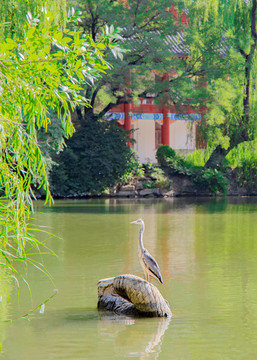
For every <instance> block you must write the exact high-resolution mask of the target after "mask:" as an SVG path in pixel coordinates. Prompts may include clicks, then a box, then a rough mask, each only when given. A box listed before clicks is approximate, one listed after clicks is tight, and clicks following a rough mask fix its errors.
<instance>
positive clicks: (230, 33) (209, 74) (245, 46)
mask: <svg viewBox="0 0 257 360" xmlns="http://www.w3.org/2000/svg"><path fill="white" fill-rule="evenodd" d="M187 4H188V8H189V17H190V20H189V21H190V22H191V25H192V26H191V29H192V32H191V35H190V36H191V39H193V40H194V41H195V43H194V41H193V42H192V46H191V51H192V53H193V54H197V56H198V57H199V59H201V60H202V63H201V64H200V62H199V68H201V69H202V72H203V76H205V79H206V93H207V98H208V101H207V102H206V105H207V106H208V108H209V114H208V115H207V123H206V124H205V125H206V127H205V135H206V139H207V141H209V143H210V144H211V145H212V146H213V148H214V151H213V153H212V155H211V157H210V159H209V161H208V162H207V164H206V165H207V166H216V165H217V164H218V162H219V161H222V159H224V156H225V155H226V154H227V153H228V152H229V151H230V150H231V149H233V148H234V147H236V146H237V145H238V144H240V143H242V142H248V141H251V140H253V139H254V138H255V136H256V110H257V107H256V105H257V98H256V75H257V64H256V48H257V32H256V0H249V1H245V0H233V1H232V0H231V1H230V0H224V1H223V0H219V1H218V0H217V1H205V2H199V1H188V2H187ZM196 44H198V46H195V45H196Z"/></svg>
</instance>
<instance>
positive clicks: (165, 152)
mask: <svg viewBox="0 0 257 360" xmlns="http://www.w3.org/2000/svg"><path fill="white" fill-rule="evenodd" d="M175 156H176V152H175V150H173V149H172V148H171V147H170V146H168V145H161V146H160V147H159V148H158V150H157V151H156V159H157V161H158V163H159V164H160V166H168V164H169V162H170V161H171V160H172V159H173V158H174V157H175Z"/></svg>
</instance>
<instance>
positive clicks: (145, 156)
mask: <svg viewBox="0 0 257 360" xmlns="http://www.w3.org/2000/svg"><path fill="white" fill-rule="evenodd" d="M133 129H134V130H135V132H134V139H135V140H136V143H135V144H134V150H135V151H136V153H137V154H138V157H139V161H140V162H143V163H145V162H153V163H155V162H156V159H155V122H154V120H137V121H136V122H135V123H134V124H133Z"/></svg>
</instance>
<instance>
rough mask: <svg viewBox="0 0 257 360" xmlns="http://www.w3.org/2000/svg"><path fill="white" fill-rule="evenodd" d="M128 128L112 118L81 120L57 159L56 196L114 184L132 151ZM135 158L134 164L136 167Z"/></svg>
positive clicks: (94, 190) (53, 182)
mask: <svg viewBox="0 0 257 360" xmlns="http://www.w3.org/2000/svg"><path fill="white" fill-rule="evenodd" d="M127 140H128V138H127V136H126V134H125V132H124V131H123V130H122V129H121V128H119V127H118V126H117V125H116V124H115V123H114V122H112V121H94V120H92V119H88V120H87V121H86V122H83V123H81V124H80V127H78V128H77V131H76V132H75V134H74V135H73V137H72V138H71V139H69V140H68V141H67V148H66V149H65V150H64V151H63V152H61V153H60V154H59V155H58V156H57V157H56V158H55V159H54V160H55V161H56V163H58V164H59V165H58V166H55V167H54V168H53V170H52V172H51V185H52V193H53V194H54V196H59V197H63V196H70V195H72V196H86V195H89V194H98V193H100V192H102V191H103V190H105V189H106V188H108V187H111V186H113V185H114V184H115V183H116V182H117V180H119V179H120V178H121V176H122V175H123V174H124V173H125V172H126V171H127V169H128V166H129V164H130V161H131V159H133V156H132V152H131V150H130V148H129V146H128V145H127ZM134 164H135V162H134V160H132V164H130V167H131V168H135V165H134Z"/></svg>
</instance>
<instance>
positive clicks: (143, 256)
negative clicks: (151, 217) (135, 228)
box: [131, 219, 163, 283]
mask: <svg viewBox="0 0 257 360" xmlns="http://www.w3.org/2000/svg"><path fill="white" fill-rule="evenodd" d="M131 224H136V225H141V228H140V231H139V250H138V251H139V254H138V255H139V259H140V263H141V266H142V268H143V270H144V273H145V278H146V280H147V281H150V276H153V277H155V278H156V279H157V280H159V281H160V283H163V281H162V276H161V272H160V268H159V265H158V264H157V262H156V260H155V259H154V258H153V257H152V255H150V253H149V252H148V251H147V250H146V249H145V248H144V245H143V233H144V230H145V224H144V222H143V220H142V219H137V220H135V221H132V222H131Z"/></svg>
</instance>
